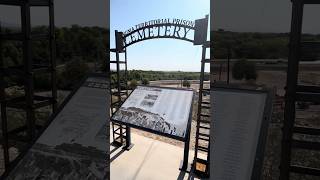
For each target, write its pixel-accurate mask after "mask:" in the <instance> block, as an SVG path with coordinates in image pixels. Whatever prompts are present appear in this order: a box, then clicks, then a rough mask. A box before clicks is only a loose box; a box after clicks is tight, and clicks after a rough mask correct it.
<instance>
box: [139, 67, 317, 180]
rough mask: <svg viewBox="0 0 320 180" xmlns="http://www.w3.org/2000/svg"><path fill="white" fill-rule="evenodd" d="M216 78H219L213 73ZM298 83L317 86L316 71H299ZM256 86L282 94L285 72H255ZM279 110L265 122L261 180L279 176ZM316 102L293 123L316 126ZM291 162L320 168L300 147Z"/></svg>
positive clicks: (301, 179)
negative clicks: (266, 131)
mask: <svg viewBox="0 0 320 180" xmlns="http://www.w3.org/2000/svg"><path fill="white" fill-rule="evenodd" d="M215 77H216V80H218V79H219V77H218V76H217V75H216V76H215ZM220 78H221V80H226V79H227V74H226V73H222V76H221V77H220ZM298 79H299V84H306V85H319V86H320V72H315V71H304V72H301V73H300V74H299V76H298ZM230 82H231V83H246V82H245V81H238V80H234V79H231V81H230ZM255 83H256V84H259V85H266V86H267V87H269V88H273V87H275V88H276V90H277V95H279V96H284V94H285V91H284V87H285V84H286V72H285V71H259V72H258V78H257V80H256V82H255ZM191 87H192V88H195V89H197V88H198V86H197V85H192V86H191ZM196 105H197V101H195V103H194V107H195V108H194V111H193V120H192V129H191V137H190V138H191V141H190V147H191V148H192V149H193V148H194V144H195V133H196V114H197V112H196V109H197V108H196V107H197V106H196ZM283 114H284V113H283V109H279V110H277V111H274V112H273V115H272V120H271V123H270V125H269V130H268V138H267V144H266V149H265V159H264V166H263V179H264V180H277V179H279V173H280V172H279V166H280V157H281V140H282V131H281V128H282V126H283ZM319 119H320V105H310V106H309V107H308V108H307V109H303V110H302V109H300V110H297V120H296V124H297V125H304V126H311V127H317V128H320V121H319ZM133 132H134V133H137V134H140V135H143V136H146V137H149V138H153V139H156V140H159V141H163V142H167V143H170V144H173V145H176V146H180V147H183V143H182V142H179V141H176V140H172V139H169V138H166V137H162V136H158V135H154V134H150V133H147V132H144V131H140V130H133ZM297 138H298V139H299V138H300V139H301V138H309V140H310V139H312V140H316V141H319V139H317V138H315V137H305V136H304V137H297ZM292 161H293V162H292V163H294V164H299V165H304V166H311V167H315V168H320V153H319V152H310V151H303V150H293V156H292ZM291 178H292V179H294V180H298V179H299V180H316V179H317V178H316V177H310V176H299V175H292V177H291Z"/></svg>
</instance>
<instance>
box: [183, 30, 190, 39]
mask: <svg viewBox="0 0 320 180" xmlns="http://www.w3.org/2000/svg"><path fill="white" fill-rule="evenodd" d="M183 29H184V33H185V34H184V37H183V38H186V37H187V34H188V32H189V31H190V30H191V29H190V28H186V27H184V28H183ZM187 29H188V30H187Z"/></svg>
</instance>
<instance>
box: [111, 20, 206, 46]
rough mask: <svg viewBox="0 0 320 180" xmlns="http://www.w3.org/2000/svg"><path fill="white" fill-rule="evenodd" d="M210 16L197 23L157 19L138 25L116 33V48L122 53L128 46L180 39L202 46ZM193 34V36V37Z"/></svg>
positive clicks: (196, 21)
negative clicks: (151, 41)
mask: <svg viewBox="0 0 320 180" xmlns="http://www.w3.org/2000/svg"><path fill="white" fill-rule="evenodd" d="M208 17H209V16H208V15H206V17H205V18H203V19H197V20H195V21H190V20H183V19H169V18H167V19H156V20H150V21H147V22H144V23H140V24H137V25H135V26H133V27H131V28H130V29H128V30H126V31H124V32H119V31H115V36H116V48H117V50H118V51H120V52H122V51H123V50H124V49H125V48H127V47H128V46H130V45H132V44H135V43H138V42H141V41H144V40H149V39H160V38H169V39H178V40H183V41H188V42H192V43H193V44H194V45H201V44H204V43H205V42H206V41H207V29H208ZM192 32H193V36H192Z"/></svg>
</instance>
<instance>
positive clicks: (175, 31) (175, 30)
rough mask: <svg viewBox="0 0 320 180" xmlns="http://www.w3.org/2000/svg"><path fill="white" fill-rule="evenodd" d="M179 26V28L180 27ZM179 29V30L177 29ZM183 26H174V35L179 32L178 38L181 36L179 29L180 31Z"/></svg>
mask: <svg viewBox="0 0 320 180" xmlns="http://www.w3.org/2000/svg"><path fill="white" fill-rule="evenodd" d="M178 28H179V29H178ZM177 29H178V30H177ZM180 29H181V27H180V26H174V30H173V35H172V36H176V35H175V34H176V33H177V36H176V37H178V38H180V34H179V31H180Z"/></svg>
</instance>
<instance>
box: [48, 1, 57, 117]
mask: <svg viewBox="0 0 320 180" xmlns="http://www.w3.org/2000/svg"><path fill="white" fill-rule="evenodd" d="M49 48H50V69H51V96H52V101H53V103H52V111H53V113H54V112H56V111H57V97H58V94H57V72H56V36H55V25H54V3H53V0H50V4H49Z"/></svg>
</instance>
